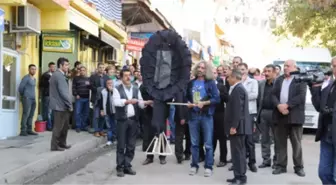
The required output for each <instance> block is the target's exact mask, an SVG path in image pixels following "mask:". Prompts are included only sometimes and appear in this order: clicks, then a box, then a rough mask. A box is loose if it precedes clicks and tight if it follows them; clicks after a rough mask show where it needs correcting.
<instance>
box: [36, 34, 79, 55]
mask: <svg viewBox="0 0 336 185" xmlns="http://www.w3.org/2000/svg"><path fill="white" fill-rule="evenodd" d="M73 42H74V39H73V38H72V37H49V36H46V37H43V51H47V52H59V53H72V52H73V47H74V46H73V45H74V44H73Z"/></svg>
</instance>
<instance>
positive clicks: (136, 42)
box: [126, 32, 153, 52]
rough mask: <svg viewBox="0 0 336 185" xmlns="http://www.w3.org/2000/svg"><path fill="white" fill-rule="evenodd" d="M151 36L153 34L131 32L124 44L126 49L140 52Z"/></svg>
mask: <svg viewBox="0 0 336 185" xmlns="http://www.w3.org/2000/svg"><path fill="white" fill-rule="evenodd" d="M152 35H153V33H150V32H139V33H137V32H132V33H131V37H130V38H129V39H128V42H127V44H126V49H127V50H129V51H139V52H140V51H141V50H142V48H143V47H144V46H145V44H146V43H147V41H148V39H149V38H150V37H151V36H152Z"/></svg>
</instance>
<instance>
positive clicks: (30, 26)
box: [10, 3, 41, 34]
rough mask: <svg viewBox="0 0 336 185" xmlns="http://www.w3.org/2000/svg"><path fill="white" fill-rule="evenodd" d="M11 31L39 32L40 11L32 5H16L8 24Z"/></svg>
mask: <svg viewBox="0 0 336 185" xmlns="http://www.w3.org/2000/svg"><path fill="white" fill-rule="evenodd" d="M10 32H13V33H36V34H40V33H41V12H40V10H39V9H38V8H36V7H35V6H34V5H32V4H29V3H27V5H26V6H17V7H16V8H15V12H14V15H13V21H12V23H11V24H10Z"/></svg>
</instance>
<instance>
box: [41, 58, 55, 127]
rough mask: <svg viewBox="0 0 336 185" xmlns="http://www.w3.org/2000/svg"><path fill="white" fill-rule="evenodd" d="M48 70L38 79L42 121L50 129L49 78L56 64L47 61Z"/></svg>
mask: <svg viewBox="0 0 336 185" xmlns="http://www.w3.org/2000/svg"><path fill="white" fill-rule="evenodd" d="M48 67H49V69H48V71H47V72H45V73H43V75H42V76H41V80H40V90H41V94H42V104H43V108H42V117H43V120H44V121H47V130H48V131H51V130H52V120H51V118H52V116H51V110H50V109H49V101H50V99H49V80H50V77H51V76H52V74H53V73H54V72H55V70H56V65H55V63H54V62H49V64H48Z"/></svg>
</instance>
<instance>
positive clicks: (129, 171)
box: [124, 168, 136, 175]
mask: <svg viewBox="0 0 336 185" xmlns="http://www.w3.org/2000/svg"><path fill="white" fill-rule="evenodd" d="M124 174H127V175H136V172H135V171H134V170H132V168H126V169H124Z"/></svg>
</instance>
